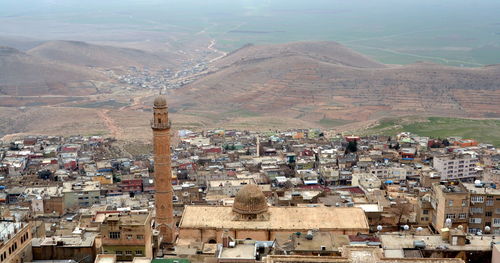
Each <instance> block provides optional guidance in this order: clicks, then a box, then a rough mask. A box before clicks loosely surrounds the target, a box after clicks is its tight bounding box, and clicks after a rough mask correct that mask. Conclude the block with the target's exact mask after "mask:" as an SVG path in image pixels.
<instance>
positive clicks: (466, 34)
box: [0, 0, 500, 66]
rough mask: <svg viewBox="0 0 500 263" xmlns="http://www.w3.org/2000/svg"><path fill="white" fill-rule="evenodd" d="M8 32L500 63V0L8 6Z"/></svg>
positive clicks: (113, 1)
mask: <svg viewBox="0 0 500 263" xmlns="http://www.w3.org/2000/svg"><path fill="white" fill-rule="evenodd" d="M0 6H2V8H0V32H3V34H7V35H9V34H10V35H20V34H21V35H22V34H24V36H27V37H34V38H41V39H72V38H73V39H74V38H76V39H77V40H97V41H100V40H101V41H102V40H109V41H120V40H121V39H123V40H124V41H144V40H145V39H150V38H153V39H157V40H158V39H161V40H162V41H165V40H166V39H168V38H169V37H173V38H175V39H176V40H175V43H172V44H173V46H177V47H180V48H182V43H185V42H189V41H193V40H195V39H197V38H199V37H200V36H201V35H208V36H209V37H210V38H213V39H216V40H217V47H218V48H219V49H222V50H225V51H231V50H234V49H236V48H239V47H241V46H242V45H244V44H247V43H254V44H265V43H285V42H290V41H318V40H328V41H337V42H340V43H342V44H344V45H346V46H348V47H351V48H353V49H355V50H357V51H359V52H362V53H364V54H366V55H369V56H371V57H373V58H375V59H376V60H379V61H381V62H383V63H394V64H407V63H413V62H416V61H432V62H437V63H442V64H446V65H455V66H461V65H463V66H481V65H485V64H495V63H500V16H499V14H500V1H498V0H478V1H469V0H440V1H435V0H377V1H373V0H356V1H345V0H314V1H304V0H206V1H203V0H183V1H177V0H147V1H140V0H121V1H118V0H107V1H101V0H88V1H77V0H66V1H38V0H26V1H9V0H0Z"/></svg>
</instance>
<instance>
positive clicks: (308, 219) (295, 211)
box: [180, 206, 369, 232]
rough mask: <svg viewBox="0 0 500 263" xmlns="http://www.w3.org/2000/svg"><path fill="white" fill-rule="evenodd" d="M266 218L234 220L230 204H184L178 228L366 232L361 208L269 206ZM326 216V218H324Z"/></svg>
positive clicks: (366, 223)
mask: <svg viewBox="0 0 500 263" xmlns="http://www.w3.org/2000/svg"><path fill="white" fill-rule="evenodd" d="M268 212H269V220H266V221H235V220H233V218H234V214H233V211H232V207H225V206H186V207H185V209H184V214H183V215H182V220H181V222H180V228H181V229H182V228H215V229H223V228H231V229H262V230H267V229H275V230H278V229H279V230H291V231H294V232H295V231H298V230H308V229H319V230H320V231H321V230H356V231H368V228H369V226H368V220H367V218H366V215H365V213H364V211H363V210H362V209H361V208H356V207H269V209H268ZM325 218H328V220H325Z"/></svg>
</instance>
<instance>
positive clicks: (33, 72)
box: [0, 47, 105, 96]
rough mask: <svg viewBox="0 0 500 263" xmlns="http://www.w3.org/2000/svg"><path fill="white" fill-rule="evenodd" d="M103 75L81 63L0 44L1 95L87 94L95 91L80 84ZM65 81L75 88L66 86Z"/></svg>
mask: <svg viewBox="0 0 500 263" xmlns="http://www.w3.org/2000/svg"><path fill="white" fill-rule="evenodd" d="M104 78H105V77H104V76H102V75H101V74H99V73H96V72H94V71H91V70H88V69H86V68H84V67H79V66H74V65H67V64H61V63H57V62H52V61H48V60H45V59H43V58H39V57H35V56H31V55H29V54H26V53H24V52H21V51H19V50H17V49H14V48H10V47H0V95H19V96H23V95H28V96H37V95H45V94H58V95H64V94H68V93H70V94H72V95H78V94H90V93H93V92H95V88H93V87H91V85H88V84H84V85H80V84H82V82H86V81H89V80H103V79H104ZM68 85H74V86H75V88H74V89H67V88H66V86H68ZM76 87H78V88H76Z"/></svg>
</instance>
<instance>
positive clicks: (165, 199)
mask: <svg viewBox="0 0 500 263" xmlns="http://www.w3.org/2000/svg"><path fill="white" fill-rule="evenodd" d="M151 128H152V129H153V146H154V170H155V209H156V218H155V223H156V228H157V229H158V230H159V231H160V236H161V238H160V242H161V243H172V242H173V241H174V233H175V225H174V206H173V195H174V193H173V189H172V165H171V156H170V121H169V119H168V107H167V98H166V97H165V96H162V95H160V96H158V97H156V98H155V100H154V107H153V120H152V121H151Z"/></svg>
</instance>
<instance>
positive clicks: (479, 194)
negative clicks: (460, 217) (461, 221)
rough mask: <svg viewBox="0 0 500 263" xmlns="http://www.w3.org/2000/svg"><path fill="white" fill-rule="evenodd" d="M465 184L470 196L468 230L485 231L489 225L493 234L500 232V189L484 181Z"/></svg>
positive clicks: (473, 231)
mask: <svg viewBox="0 0 500 263" xmlns="http://www.w3.org/2000/svg"><path fill="white" fill-rule="evenodd" d="M463 186H464V187H465V188H466V189H467V191H468V192H469V196H470V197H469V200H470V208H469V215H470V216H469V226H468V228H467V231H468V232H469V233H471V234H476V233H477V232H483V233H485V228H486V226H488V227H490V231H491V233H492V234H495V235H498V234H500V190H499V189H494V188H492V187H491V186H490V185H485V184H482V183H478V184H472V183H464V184H463ZM497 199H498V200H497ZM485 234H487V233H485ZM488 234H489V233H488Z"/></svg>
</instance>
